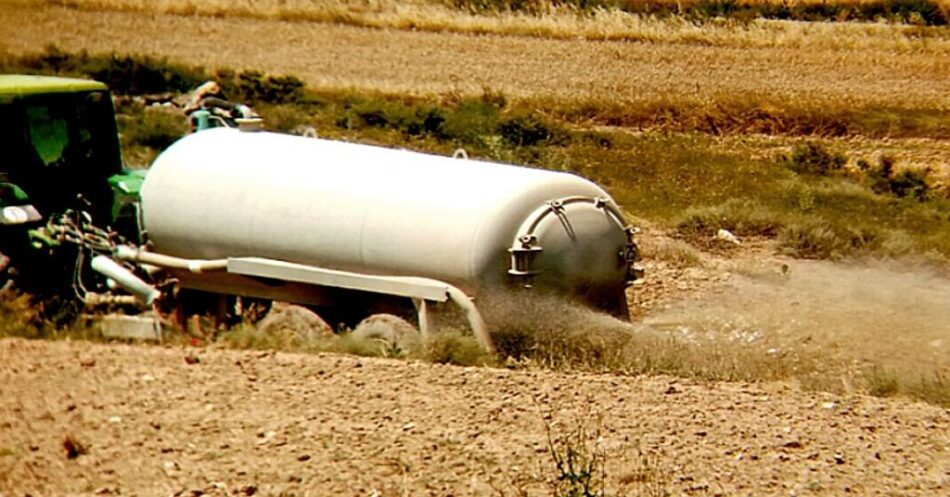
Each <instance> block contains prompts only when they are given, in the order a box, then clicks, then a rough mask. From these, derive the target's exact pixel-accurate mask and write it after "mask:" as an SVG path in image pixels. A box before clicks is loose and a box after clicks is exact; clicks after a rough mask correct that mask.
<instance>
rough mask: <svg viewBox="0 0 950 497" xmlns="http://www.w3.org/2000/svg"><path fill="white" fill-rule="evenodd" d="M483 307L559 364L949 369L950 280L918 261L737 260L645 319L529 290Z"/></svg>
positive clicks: (727, 374) (506, 337) (763, 370)
mask: <svg viewBox="0 0 950 497" xmlns="http://www.w3.org/2000/svg"><path fill="white" fill-rule="evenodd" d="M480 307H482V308H483V310H484V312H485V313H486V315H487V316H488V318H489V320H490V321H491V323H490V324H491V325H492V328H493V330H496V333H495V336H496V341H498V342H499V343H500V348H501V349H503V352H508V353H512V354H513V355H518V354H522V355H528V356H533V357H540V358H541V360H542V361H543V362H549V363H552V364H553V365H555V366H558V365H560V366H568V367H571V366H577V365H580V366H587V367H594V368H608V369H613V368H619V369H626V370H632V371H641V372H650V371H654V372H664V373H674V374H679V373H685V374H690V375H698V376H704V377H711V378H727V379H728V378H735V379H770V378H782V377H788V376H796V375H800V374H803V373H802V371H803V370H804V369H808V370H809V371H811V372H813V373H818V374H821V373H831V372H835V373H837V372H838V371H840V370H842V368H847V369H854V370H862V371H867V370H868V369H869V368H878V367H879V368H886V369H887V370H889V371H895V372H898V373H900V374H901V375H902V376H904V377H930V378H932V377H933V375H934V374H940V372H941V371H944V370H945V368H947V367H948V366H950V278H948V277H947V276H946V275H945V274H941V273H940V272H939V271H938V270H935V269H932V268H927V267H922V266H908V265H900V264H898V263H861V264H841V263H831V262H818V261H794V262H791V263H789V264H788V265H787V266H786V267H785V268H784V269H780V267H774V268H749V267H739V268H736V269H735V270H734V271H733V275H732V278H730V283H729V284H728V285H726V286H725V287H723V288H719V289H717V290H715V291H711V292H706V293H704V294H702V295H698V296H696V297H693V298H688V299H685V300H682V301H679V302H676V303H674V304H672V305H671V306H669V307H668V308H666V309H664V310H661V311H658V312H655V313H653V314H651V315H649V316H647V317H646V318H645V319H644V320H643V321H642V322H639V323H625V322H623V321H620V320H617V319H614V318H613V317H610V316H607V315H604V314H602V313H598V312H595V311H591V310H589V309H586V308H584V307H582V306H580V305H577V304H573V303H569V302H565V301H563V300H562V299H557V298H554V297H543V296H536V295H529V294H523V295H514V296H513V295H504V296H496V297H495V298H488V299H485V300H483V301H482V302H480ZM782 361H784V363H783V362H782Z"/></svg>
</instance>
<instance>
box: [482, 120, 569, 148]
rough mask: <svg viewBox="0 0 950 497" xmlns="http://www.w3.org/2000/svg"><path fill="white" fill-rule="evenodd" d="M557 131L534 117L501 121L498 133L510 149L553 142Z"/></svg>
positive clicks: (557, 133)
mask: <svg viewBox="0 0 950 497" xmlns="http://www.w3.org/2000/svg"><path fill="white" fill-rule="evenodd" d="M558 131H559V130H554V129H552V127H551V125H550V124H549V123H545V122H544V121H542V120H541V119H540V118H538V117H536V116H518V117H513V118H510V119H507V120H505V121H502V122H501V123H500V124H499V125H498V133H499V134H500V135H501V137H502V138H503V139H504V140H505V142H507V143H508V145H510V146H512V147H533V146H537V145H542V144H544V143H547V142H551V141H554V139H555V136H556V135H560V136H561V137H563V133H559V132H558Z"/></svg>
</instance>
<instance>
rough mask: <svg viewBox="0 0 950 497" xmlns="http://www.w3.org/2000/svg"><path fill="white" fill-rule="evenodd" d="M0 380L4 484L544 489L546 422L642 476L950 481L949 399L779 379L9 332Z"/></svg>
mask: <svg viewBox="0 0 950 497" xmlns="http://www.w3.org/2000/svg"><path fill="white" fill-rule="evenodd" d="M0 384H2V385H3V389H2V390H0V495H10V496H14V495H16V496H21V495H201V494H202V493H206V494H210V495H252V494H258V495H278V494H283V495H512V494H513V492H514V490H515V489H516V488H518V487H523V488H527V489H528V490H529V491H531V493H533V494H547V488H548V487H546V486H545V485H544V484H542V483H538V482H532V480H531V478H532V477H534V476H540V477H541V478H542V479H544V478H551V477H554V476H556V474H557V473H556V472H555V470H554V469H553V468H554V466H553V463H551V460H550V457H549V456H548V454H547V453H546V451H547V440H548V439H547V434H546V430H547V428H546V427H550V429H551V431H552V433H553V435H554V436H555V437H558V436H560V435H563V434H567V433H570V432H571V430H574V429H575V428H577V427H584V428H587V430H588V431H585V432H584V433H588V434H589V435H590V436H592V437H595V438H592V439H589V440H588V439H583V440H586V441H587V442H589V443H599V444H600V445H599V447H601V448H602V449H603V450H604V451H605V452H606V454H607V462H608V466H607V469H608V471H609V472H608V487H610V488H611V489H617V490H623V491H625V492H629V493H633V494H635V493H636V492H638V491H639V492H645V491H646V490H647V489H648V488H662V489H665V490H668V491H670V492H672V494H673V495H845V494H847V493H851V494H854V495H921V496H925V495H926V496H933V495H945V494H946V493H947V492H948V491H950V431H948V429H947V427H948V426H950V414H948V412H947V411H946V410H943V409H940V408H936V407H932V406H928V405H924V404H917V403H911V402H907V401H902V400H882V399H877V398H869V397H848V398H839V397H835V396H831V395H828V394H818V393H803V392H801V391H798V390H796V389H794V388H792V387H790V386H786V385H780V384H767V385H748V384H701V383H694V382H689V381H684V380H680V379H674V378H668V377H624V376H615V375H608V374H562V373H555V372H547V371H509V370H498V369H489V368H460V367H452V366H442V365H433V364H425V363H416V362H404V361H399V360H386V359H367V358H357V357H346V356H334V355H296V354H285V353H268V352H238V351H229V350H213V349H192V348H163V347H154V346H152V347H150V346H133V345H103V344H94V343H82V342H73V343H69V342H49V341H24V340H19V339H4V340H0ZM598 427H599V428H601V430H600V433H599V434H598V433H594V432H593V431H591V428H598ZM598 435H599V438H596V437H597V436H598ZM67 440H68V442H67ZM587 442H585V443H587ZM70 452H71V453H70ZM643 455H646V456H647V457H641V456H643ZM71 457H72V458H71ZM500 490H503V491H504V492H505V493H503V494H502V493H500Z"/></svg>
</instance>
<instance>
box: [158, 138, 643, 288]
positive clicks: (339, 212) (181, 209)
mask: <svg viewBox="0 0 950 497" xmlns="http://www.w3.org/2000/svg"><path fill="white" fill-rule="evenodd" d="M142 210H143V225H144V228H145V230H146V232H147V234H148V237H149V240H150V242H151V243H152V245H153V250H154V251H156V252H159V253H163V254H168V255H173V256H179V257H186V258H202V259H219V258H225V257H264V258H269V259H277V260H282V261H288V262H294V263H299V264H307V265H313V266H319V267H324V268H331V269H339V270H345V271H353V272H360V273H368V274H381V275H397V276H424V277H428V278H435V279H439V280H443V281H446V282H448V283H452V284H454V285H456V286H458V287H459V288H462V289H463V290H465V291H466V292H467V293H469V294H471V295H477V294H478V293H479V292H480V291H484V290H485V289H486V288H490V287H494V286H498V285H508V284H513V285H520V284H531V285H534V286H542V287H553V288H558V289H562V290H567V291H570V292H577V293H580V294H584V295H589V296H594V295H596V296H597V297H596V298H597V299H600V300H603V299H604V296H609V297H607V299H608V300H610V299H614V301H616V300H615V299H617V298H620V297H619V296H620V295H622V292H623V288H624V287H625V284H626V282H627V277H628V270H629V264H630V261H629V258H630V242H631V240H630V237H629V236H630V235H629V232H628V231H627V230H625V229H624V228H625V226H624V223H623V220H622V219H620V215H619V211H618V210H617V208H616V206H615V205H614V203H613V201H612V200H610V198H609V196H608V195H607V193H606V192H604V191H603V190H602V189H601V188H600V187H598V186H597V185H595V184H593V183H591V182H590V181H587V180H585V179H583V178H580V177H578V176H575V175H572V174H567V173H559V172H552V171H544V170H538V169H530V168H525V167H516V166H510V165H503V164H495V163H488V162H479V161H472V160H461V159H452V158H448V157H441V156H435V155H428V154H422V153H416V152H410V151H405V150H393V149H387V148H381V147H373V146H367V145H358V144H352V143H345V142H337V141H329V140H321V139H315V138H303V137H297V136H292V135H284V134H276V133H267V132H248V131H239V130H235V129H226V128H219V129H212V130H207V131H201V132H198V133H195V134H193V135H189V136H187V137H185V138H183V139H181V140H179V141H178V142H176V143H175V144H173V145H172V146H171V147H169V148H168V149H167V150H166V151H164V152H163V153H162V154H161V155H160V156H159V157H158V158H157V159H156V161H155V163H154V164H153V166H152V168H151V170H150V171H149V173H148V175H147V177H146V180H145V183H144V185H143V187H142ZM233 290H234V291H233V293H236V294H241V293H242V290H244V289H241V288H235V289H233Z"/></svg>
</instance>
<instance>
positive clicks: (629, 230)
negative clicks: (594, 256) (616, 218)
mask: <svg viewBox="0 0 950 497" xmlns="http://www.w3.org/2000/svg"><path fill="white" fill-rule="evenodd" d="M623 231H624V232H625V233H626V234H627V244H626V245H625V246H624V248H623V250H621V251H620V253H619V254H618V255H619V257H620V260H621V262H622V263H623V264H626V266H627V284H628V285H632V284H633V282H634V281H637V280H638V279H640V278H643V268H642V267H640V265H639V264H637V262H639V261H640V248H639V247H638V246H637V243H636V242H635V241H634V237H635V236H636V235H639V234H640V228H637V227H634V226H626V227H624V229H623Z"/></svg>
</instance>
